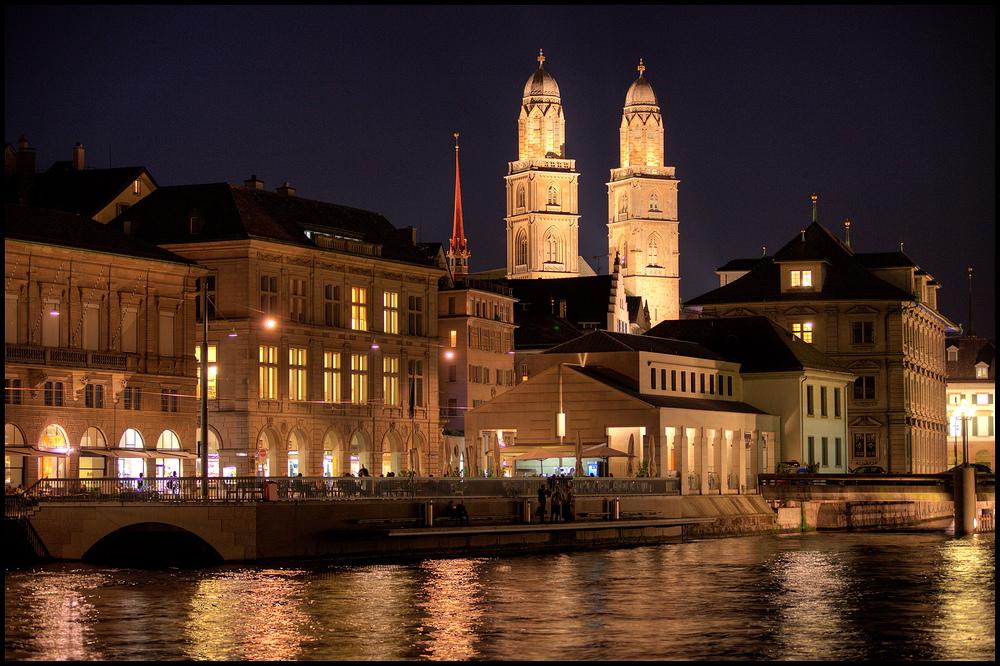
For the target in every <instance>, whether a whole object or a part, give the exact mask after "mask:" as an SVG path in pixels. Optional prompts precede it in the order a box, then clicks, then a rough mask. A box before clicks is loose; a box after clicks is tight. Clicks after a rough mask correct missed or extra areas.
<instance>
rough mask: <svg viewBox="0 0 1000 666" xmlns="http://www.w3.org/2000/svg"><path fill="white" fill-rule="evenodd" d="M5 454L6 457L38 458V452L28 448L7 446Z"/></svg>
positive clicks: (4, 448) (4, 450) (4, 449)
mask: <svg viewBox="0 0 1000 666" xmlns="http://www.w3.org/2000/svg"><path fill="white" fill-rule="evenodd" d="M3 454H4V455H5V456H37V455H38V451H36V450H34V449H33V448H31V447H28V446H5V447H3Z"/></svg>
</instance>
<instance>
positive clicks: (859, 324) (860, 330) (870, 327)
mask: <svg viewBox="0 0 1000 666" xmlns="http://www.w3.org/2000/svg"><path fill="white" fill-rule="evenodd" d="M851 342H852V343H854V344H856V345H859V344H866V343H872V342H875V322H871V321H852V322H851Z"/></svg>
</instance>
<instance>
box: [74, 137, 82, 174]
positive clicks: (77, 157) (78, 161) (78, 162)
mask: <svg viewBox="0 0 1000 666" xmlns="http://www.w3.org/2000/svg"><path fill="white" fill-rule="evenodd" d="M73 170H74V171H83V144H82V143H77V144H76V147H75V148H73Z"/></svg>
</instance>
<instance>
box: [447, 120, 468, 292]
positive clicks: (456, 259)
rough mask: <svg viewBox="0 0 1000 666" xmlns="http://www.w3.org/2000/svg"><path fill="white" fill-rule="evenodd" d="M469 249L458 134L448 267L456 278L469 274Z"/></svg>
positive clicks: (456, 135) (456, 139)
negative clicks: (459, 163)
mask: <svg viewBox="0 0 1000 666" xmlns="http://www.w3.org/2000/svg"><path fill="white" fill-rule="evenodd" d="M469 255H470V253H469V249H468V247H467V246H466V242H465V222H464V221H463V219H462V183H461V179H460V177H459V170H458V134H457V133H456V134H455V220H454V223H453V224H452V228H451V246H450V249H449V251H448V265H449V267H450V268H451V274H452V275H453V276H454V277H464V276H466V275H468V274H469Z"/></svg>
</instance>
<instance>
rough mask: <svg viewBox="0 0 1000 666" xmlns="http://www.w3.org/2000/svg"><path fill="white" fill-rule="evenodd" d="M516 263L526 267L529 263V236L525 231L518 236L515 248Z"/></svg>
mask: <svg viewBox="0 0 1000 666" xmlns="http://www.w3.org/2000/svg"><path fill="white" fill-rule="evenodd" d="M514 263H515V264H517V265H518V266H524V265H526V264H527V263H528V235H527V234H526V233H524V232H523V231H521V232H519V233H518V234H517V242H516V243H515V248H514Z"/></svg>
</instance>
